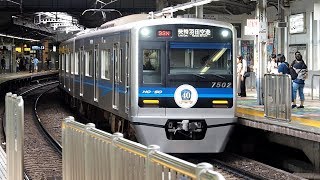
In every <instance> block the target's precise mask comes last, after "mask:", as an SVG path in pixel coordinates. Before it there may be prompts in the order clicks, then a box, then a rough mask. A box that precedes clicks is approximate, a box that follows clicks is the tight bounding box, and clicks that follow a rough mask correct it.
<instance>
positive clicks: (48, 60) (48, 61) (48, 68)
mask: <svg viewBox="0 0 320 180" xmlns="http://www.w3.org/2000/svg"><path fill="white" fill-rule="evenodd" d="M46 62H47V70H48V71H49V70H50V59H48V58H46Z"/></svg>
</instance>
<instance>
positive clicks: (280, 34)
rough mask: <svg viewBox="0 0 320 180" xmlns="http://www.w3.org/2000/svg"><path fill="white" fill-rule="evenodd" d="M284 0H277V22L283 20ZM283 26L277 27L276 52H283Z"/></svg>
mask: <svg viewBox="0 0 320 180" xmlns="http://www.w3.org/2000/svg"><path fill="white" fill-rule="evenodd" d="M283 7H284V0H278V22H280V23H281V22H285V17H284V9H283ZM285 32H286V31H285V28H283V27H281V28H278V31H277V36H276V37H277V39H278V49H277V54H284V51H285Z"/></svg>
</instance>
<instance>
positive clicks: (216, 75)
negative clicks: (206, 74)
mask: <svg viewBox="0 0 320 180" xmlns="http://www.w3.org/2000/svg"><path fill="white" fill-rule="evenodd" d="M210 75H213V76H215V77H219V78H221V79H226V77H224V76H221V75H218V74H212V73H211V74H210Z"/></svg>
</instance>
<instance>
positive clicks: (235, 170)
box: [180, 153, 303, 180]
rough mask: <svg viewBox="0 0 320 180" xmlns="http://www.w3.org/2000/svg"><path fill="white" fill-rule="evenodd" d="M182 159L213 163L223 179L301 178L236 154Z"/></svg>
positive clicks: (202, 155) (203, 155) (284, 179)
mask: <svg viewBox="0 0 320 180" xmlns="http://www.w3.org/2000/svg"><path fill="white" fill-rule="evenodd" d="M180 156H182V157H180V158H182V159H185V160H187V161H190V162H193V163H200V162H208V163H210V164H212V165H213V170H214V171H217V172H219V173H221V174H222V175H223V176H224V177H225V179H228V180H229V179H231V180H233V179H259V180H269V179H277V180H288V179H290V180H298V179H299V180H300V179H303V178H301V177H299V176H296V175H294V174H291V173H288V172H286V171H283V170H280V169H277V168H274V167H271V166H269V165H266V164H263V163H260V162H257V161H255V160H252V159H248V158H246V157H242V156H239V155H236V154H230V153H221V154H214V155H213V154H201V155H197V158H194V157H192V156H191V157H183V155H180Z"/></svg>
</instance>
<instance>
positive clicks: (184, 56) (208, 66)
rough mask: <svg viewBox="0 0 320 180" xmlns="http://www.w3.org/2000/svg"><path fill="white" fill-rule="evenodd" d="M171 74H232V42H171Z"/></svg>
mask: <svg viewBox="0 0 320 180" xmlns="http://www.w3.org/2000/svg"><path fill="white" fill-rule="evenodd" d="M169 48H170V49H169V61H170V62H169V63H170V71H169V74H170V75H183V74H199V75H206V74H220V75H225V74H232V60H231V59H232V58H231V48H232V47H231V43H214V42H170V43H169Z"/></svg>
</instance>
